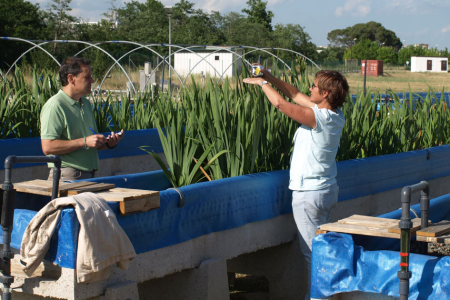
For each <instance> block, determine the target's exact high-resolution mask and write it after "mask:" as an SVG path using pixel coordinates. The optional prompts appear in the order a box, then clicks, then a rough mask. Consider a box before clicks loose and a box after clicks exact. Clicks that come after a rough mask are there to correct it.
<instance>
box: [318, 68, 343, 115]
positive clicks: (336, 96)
mask: <svg viewBox="0 0 450 300" xmlns="http://www.w3.org/2000/svg"><path fill="white" fill-rule="evenodd" d="M316 79H318V84H317V87H318V88H319V92H320V93H321V94H322V93H323V92H328V97H327V99H328V103H329V104H330V105H331V107H332V108H333V109H336V108H339V107H342V106H343V105H344V103H345V102H346V101H347V95H348V90H349V87H348V83H347V79H345V77H344V75H342V74H341V73H339V72H337V71H329V70H321V71H319V72H317V73H316Z"/></svg>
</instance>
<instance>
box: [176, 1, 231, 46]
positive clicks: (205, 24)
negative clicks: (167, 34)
mask: <svg viewBox="0 0 450 300" xmlns="http://www.w3.org/2000/svg"><path fill="white" fill-rule="evenodd" d="M194 5H195V4H194V3H191V2H189V1H186V0H181V1H180V2H178V3H177V4H175V9H174V13H173V16H172V21H173V22H172V32H173V34H172V43H177V44H202V45H205V44H207V45H220V44H223V43H224V42H225V37H224V34H223V33H222V31H221V30H220V28H219V27H217V24H216V22H217V20H218V19H220V18H219V16H220V14H219V15H217V13H214V12H213V13H212V15H211V16H210V15H208V14H206V13H205V12H203V11H202V10H201V9H194Z"/></svg>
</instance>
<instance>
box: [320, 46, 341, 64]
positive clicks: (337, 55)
mask: <svg viewBox="0 0 450 300" xmlns="http://www.w3.org/2000/svg"><path fill="white" fill-rule="evenodd" d="M344 53H345V48H343V47H328V48H326V49H320V52H318V55H317V60H318V61H340V60H343V59H344Z"/></svg>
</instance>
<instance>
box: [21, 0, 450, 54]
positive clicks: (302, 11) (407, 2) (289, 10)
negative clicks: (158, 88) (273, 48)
mask: <svg viewBox="0 0 450 300" xmlns="http://www.w3.org/2000/svg"><path fill="white" fill-rule="evenodd" d="M28 1H30V2H31V3H39V5H40V8H41V9H46V8H47V7H48V3H49V2H50V0H28ZM113 1H114V0H113ZM137 1H138V2H145V0H137ZM160 1H161V3H163V4H164V5H165V6H173V5H175V4H176V3H177V2H179V1H176V0H160ZM263 1H264V0H263ZM125 2H131V1H128V0H115V2H114V3H115V5H116V6H118V7H123V4H124V3H125ZM189 2H191V3H195V6H194V8H195V9H202V10H203V11H205V12H208V13H209V12H211V11H212V10H214V11H219V12H220V13H221V14H222V15H223V14H226V13H229V12H232V11H233V12H238V13H242V12H241V10H242V9H243V8H246V7H247V4H246V0H189ZM266 2H268V4H267V9H268V10H270V11H272V12H273V13H274V18H273V20H272V25H275V24H278V23H281V24H289V23H291V24H299V25H300V26H302V27H303V28H304V30H305V31H306V32H307V33H308V34H309V36H310V37H311V41H312V42H313V43H314V44H316V46H327V45H328V43H329V42H328V40H327V34H328V32H330V31H332V30H334V29H344V28H347V27H349V26H353V25H355V24H358V23H366V22H369V21H375V22H378V23H381V24H382V25H383V26H384V27H385V28H386V29H389V30H392V31H394V32H395V34H396V35H397V37H399V38H400V40H401V41H402V43H403V44H406V45H410V44H419V43H423V44H429V46H430V47H433V48H435V47H437V48H438V49H439V50H443V49H444V48H446V47H447V48H449V49H450V18H449V17H448V13H449V12H450V0H316V1H311V0H308V1H306V0H268V1H266ZM70 6H71V8H72V11H71V14H72V15H73V16H76V17H80V18H82V19H83V20H84V21H98V20H100V19H101V18H102V14H103V13H104V12H106V11H108V9H109V8H110V7H111V0H72V2H71V4H70ZM242 14H243V13H242ZM148 42H161V41H148Z"/></svg>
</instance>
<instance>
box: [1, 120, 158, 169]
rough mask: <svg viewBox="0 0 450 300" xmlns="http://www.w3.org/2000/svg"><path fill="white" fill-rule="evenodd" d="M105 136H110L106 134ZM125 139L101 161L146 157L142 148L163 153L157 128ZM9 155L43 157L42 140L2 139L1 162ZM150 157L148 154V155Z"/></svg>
mask: <svg viewBox="0 0 450 300" xmlns="http://www.w3.org/2000/svg"><path fill="white" fill-rule="evenodd" d="M105 134H108V132H106V133H105ZM124 139H126V142H125V141H124V142H123V143H119V144H117V147H116V148H114V151H99V153H98V156H99V158H100V159H106V158H114V157H125V156H134V155H146V154H147V153H146V152H144V151H143V150H141V149H139V147H141V146H147V148H146V149H147V150H149V151H155V152H156V153H163V152H164V151H163V149H162V145H161V141H160V140H159V135H158V131H157V129H155V128H152V129H142V130H130V131H126V132H125V136H124ZM9 155H16V156H43V155H44V153H42V148H41V138H39V137H35V138H26V139H2V140H0V161H2V162H4V161H5V159H6V158H7V157H8V156H9ZM147 155H148V154H147ZM38 165H42V163H41V164H39V163H20V164H15V165H14V168H24V167H30V166H38ZM0 169H1V170H3V169H4V165H3V164H0Z"/></svg>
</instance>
